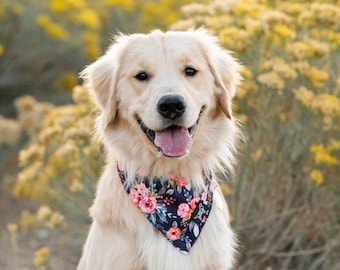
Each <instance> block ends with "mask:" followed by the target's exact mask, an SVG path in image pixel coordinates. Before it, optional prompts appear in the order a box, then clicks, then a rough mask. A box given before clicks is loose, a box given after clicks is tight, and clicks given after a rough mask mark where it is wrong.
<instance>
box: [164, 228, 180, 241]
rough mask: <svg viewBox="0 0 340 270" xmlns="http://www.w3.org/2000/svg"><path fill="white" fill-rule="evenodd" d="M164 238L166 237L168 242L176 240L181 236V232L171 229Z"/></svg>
mask: <svg viewBox="0 0 340 270" xmlns="http://www.w3.org/2000/svg"><path fill="white" fill-rule="evenodd" d="M166 236H167V237H168V239H169V240H172V241H174V240H177V239H178V238H179V237H180V236H181V230H180V229H179V228H177V227H171V228H170V229H169V230H168V231H167V233H166Z"/></svg>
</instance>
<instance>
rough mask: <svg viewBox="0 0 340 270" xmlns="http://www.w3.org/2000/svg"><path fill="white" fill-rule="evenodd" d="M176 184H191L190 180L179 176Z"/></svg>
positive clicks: (181, 185)
mask: <svg viewBox="0 0 340 270" xmlns="http://www.w3.org/2000/svg"><path fill="white" fill-rule="evenodd" d="M176 184H177V186H179V187H185V186H187V185H189V182H188V181H187V180H186V179H185V178H183V177H177V178H176Z"/></svg>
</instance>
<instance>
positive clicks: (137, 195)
mask: <svg viewBox="0 0 340 270" xmlns="http://www.w3.org/2000/svg"><path fill="white" fill-rule="evenodd" d="M117 169H118V174H119V177H120V180H121V181H122V184H123V186H124V188H125V190H126V192H127V193H128V195H129V197H130V199H131V201H132V202H133V203H134V204H135V205H136V206H137V208H138V209H139V210H140V212H141V213H142V214H143V215H144V216H145V217H146V218H147V219H148V220H149V221H150V222H151V223H152V225H153V226H155V228H156V229H157V230H159V231H160V233H161V234H162V235H163V236H164V237H165V238H166V239H168V241H169V242H170V243H171V244H173V245H174V246H175V247H176V248H177V249H178V250H179V251H180V252H181V253H183V254H188V253H189V251H190V249H191V247H192V246H193V245H194V243H195V241H196V240H197V239H198V237H199V235H200V233H201V231H202V228H203V226H204V224H205V223H206V220H207V218H208V217H209V214H210V212H211V207H212V200H213V191H214V189H215V186H214V182H213V181H212V176H211V174H209V175H206V174H205V173H203V172H202V176H203V177H204V181H205V184H206V187H205V189H204V190H203V191H202V192H194V191H193V189H192V188H191V186H190V184H189V182H188V181H187V180H186V179H185V178H182V177H178V176H175V175H169V176H168V178H166V177H160V178H154V179H153V181H150V178H149V177H140V176H139V175H136V176H135V182H134V183H133V184H132V185H126V179H127V174H126V172H125V171H123V170H122V169H120V168H119V166H117Z"/></svg>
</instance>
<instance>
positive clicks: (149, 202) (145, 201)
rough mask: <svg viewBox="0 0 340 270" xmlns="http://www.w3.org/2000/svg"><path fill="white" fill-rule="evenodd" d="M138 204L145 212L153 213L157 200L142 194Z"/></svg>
mask: <svg viewBox="0 0 340 270" xmlns="http://www.w3.org/2000/svg"><path fill="white" fill-rule="evenodd" d="M139 206H140V208H141V209H142V211H143V212H144V213H146V214H154V213H155V212H156V207H157V200H156V199H155V198H154V197H152V196H144V197H143V198H142V199H141V200H140V201H139Z"/></svg>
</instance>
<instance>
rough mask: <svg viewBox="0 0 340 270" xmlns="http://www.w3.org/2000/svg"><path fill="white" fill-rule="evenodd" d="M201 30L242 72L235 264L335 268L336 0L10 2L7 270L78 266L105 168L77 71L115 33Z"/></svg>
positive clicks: (339, 212)
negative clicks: (238, 63) (243, 134)
mask: <svg viewBox="0 0 340 270" xmlns="http://www.w3.org/2000/svg"><path fill="white" fill-rule="evenodd" d="M193 26H195V27H200V26H204V27H206V28H207V29H209V31H210V32H211V33H212V34H214V35H216V36H217V37H219V38H220V40H221V44H222V46H223V47H225V48H226V49H228V50H231V51H233V52H234V55H235V57H236V58H238V59H240V61H241V63H242V64H243V65H244V66H245V68H244V69H243V70H242V71H241V73H242V76H243V77H244V81H243V83H242V85H241V86H240V88H239V89H238V93H237V96H236V99H235V102H234V105H235V111H236V117H237V118H239V119H240V120H241V121H242V122H243V129H244V130H245V132H246V134H247V137H248V139H247V143H246V144H244V145H242V146H241V151H240V152H241V154H240V155H239V166H238V168H237V172H236V176H235V181H233V180H231V179H229V180H228V181H227V182H226V183H224V184H223V191H224V194H225V196H226V199H227V201H228V204H229V206H230V208H231V214H232V218H233V220H232V226H233V228H234V229H235V231H236V232H237V234H238V236H239V239H240V243H241V245H240V250H239V253H240V254H239V264H238V266H237V267H236V269H259V270H260V269H301V270H305V269H327V270H328V269H331V270H332V269H334V270H336V269H340V257H339V254H340V187H339V180H340V177H339V175H340V1H339V0H333V1H332V0H329V1H326V0H325V1H275V0H257V1H256V0H242V1H234V0H214V1H189V0H188V1H185V0H177V1H169V0H159V1H156V0H154V1H152V0H148V1H139V0H138V1H133V0H127V1H123V0H97V1H93V0H47V1H37V0H29V1H24V0H2V1H1V3H0V114H1V115H2V116H0V150H1V153H0V161H1V163H0V172H1V176H0V216H1V218H0V226H1V227H0V240H1V241H0V251H1V252H0V269H14V270H16V269H66V270H67V269H75V265H76V264H77V261H78V259H79V256H80V253H81V245H82V244H83V242H84V239H85V237H86V233H87V230H88V226H89V223H90V219H89V217H88V213H87V209H88V207H89V206H90V204H91V201H92V199H93V196H94V187H95V182H96V180H97V179H98V176H99V174H100V171H101V168H102V166H103V165H104V154H103V151H102V150H103V149H102V147H101V145H100V144H98V143H94V142H93V141H92V139H91V134H92V126H93V119H94V118H95V116H96V113H97V112H96V109H95V108H94V106H93V104H92V102H91V100H90V99H89V97H88V96H87V91H86V89H84V87H82V86H81V81H79V79H78V75H77V74H78V73H79V71H80V70H82V69H83V67H84V66H85V65H86V64H88V63H90V62H91V61H93V60H95V59H96V58H97V57H98V56H100V55H101V54H102V53H103V52H104V51H105V48H106V47H107V46H108V45H109V44H110V42H111V36H112V35H113V34H114V33H117V32H118V31H121V32H123V33H133V32H147V31H149V30H151V29H154V28H160V29H162V30H167V29H173V30H186V29H188V28H191V27H193Z"/></svg>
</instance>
